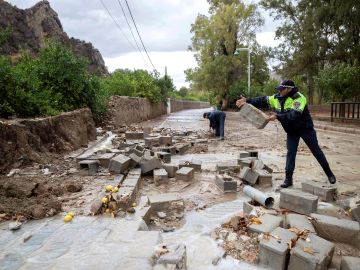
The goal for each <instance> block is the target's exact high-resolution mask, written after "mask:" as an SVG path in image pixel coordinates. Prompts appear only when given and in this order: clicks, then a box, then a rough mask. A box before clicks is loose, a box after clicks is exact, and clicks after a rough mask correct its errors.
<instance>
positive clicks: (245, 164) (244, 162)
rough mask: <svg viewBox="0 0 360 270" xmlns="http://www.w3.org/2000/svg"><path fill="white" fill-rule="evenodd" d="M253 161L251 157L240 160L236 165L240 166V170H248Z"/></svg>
mask: <svg viewBox="0 0 360 270" xmlns="http://www.w3.org/2000/svg"><path fill="white" fill-rule="evenodd" d="M253 160H254V158H252V157H246V158H240V159H238V160H237V164H238V165H239V166H240V169H242V168H244V167H248V168H250V166H251V164H252V161H253Z"/></svg>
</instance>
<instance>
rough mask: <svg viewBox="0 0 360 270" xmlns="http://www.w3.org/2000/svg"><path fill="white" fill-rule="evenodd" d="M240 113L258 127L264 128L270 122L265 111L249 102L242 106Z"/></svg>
mask: <svg viewBox="0 0 360 270" xmlns="http://www.w3.org/2000/svg"><path fill="white" fill-rule="evenodd" d="M240 115H241V116H242V117H244V118H245V119H246V120H247V121H249V122H250V123H251V124H252V125H253V126H254V127H256V128H258V129H263V128H264V127H265V126H266V125H267V123H268V122H269V120H268V116H267V115H266V114H265V113H263V112H262V111H260V110H259V109H257V108H255V107H254V106H253V105H251V104H248V103H245V104H244V105H243V106H242V107H241V109H240Z"/></svg>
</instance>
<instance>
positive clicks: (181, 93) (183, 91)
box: [178, 86, 189, 97]
mask: <svg viewBox="0 0 360 270" xmlns="http://www.w3.org/2000/svg"><path fill="white" fill-rule="evenodd" d="M188 92H189V89H187V88H186V87H185V86H182V87H181V88H180V89H179V92H178V94H179V96H180V97H185V96H186V95H187V94H188Z"/></svg>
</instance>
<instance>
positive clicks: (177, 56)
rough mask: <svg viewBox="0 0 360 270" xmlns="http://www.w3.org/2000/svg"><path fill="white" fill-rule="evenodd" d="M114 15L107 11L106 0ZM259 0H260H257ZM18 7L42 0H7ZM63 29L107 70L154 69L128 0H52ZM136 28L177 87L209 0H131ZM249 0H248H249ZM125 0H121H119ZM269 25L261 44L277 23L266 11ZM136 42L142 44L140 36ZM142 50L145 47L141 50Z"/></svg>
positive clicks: (271, 41) (158, 66) (268, 42)
mask: <svg viewBox="0 0 360 270" xmlns="http://www.w3.org/2000/svg"><path fill="white" fill-rule="evenodd" d="M101 1H102V2H103V3H104V5H105V6H106V8H107V9H108V10H109V12H110V14H111V15H112V17H113V18H114V19H115V21H116V23H115V22H114V20H113V19H112V18H111V17H110V16H109V14H108V12H107V10H106V9H105V8H104V6H103V5H102V2H101ZM255 1H256V0H255ZM8 2H10V3H11V4H13V5H16V6H17V7H18V8H21V9H25V8H30V7H31V6H33V5H34V4H36V3H37V2H39V1H36V0H8ZM49 2H50V5H51V7H52V8H53V9H54V10H55V11H56V12H57V14H58V16H59V18H60V21H61V23H62V26H63V29H64V31H65V32H66V33H67V34H68V35H69V36H70V37H74V38H78V39H81V40H85V41H87V42H91V43H92V44H93V46H94V47H95V48H97V49H99V51H100V52H101V54H102V56H103V58H104V60H105V64H106V66H107V67H108V69H109V71H113V70H115V69H117V68H129V69H147V70H152V65H151V63H150V62H149V60H148V58H147V56H146V54H145V53H139V51H138V49H137V46H136V44H135V42H134V39H133V37H132V34H131V32H130V30H129V27H128V25H127V22H126V20H125V17H124V15H123V13H122V9H121V6H122V7H123V9H124V11H125V14H126V16H127V18H128V22H129V24H130V26H131V27H132V30H133V33H134V35H135V37H136V38H137V34H136V30H135V29H134V27H133V24H132V21H131V17H130V15H129V13H128V10H127V6H126V2H125V0H49ZM127 2H128V4H129V6H130V9H131V12H132V15H133V17H134V19H135V22H136V25H137V28H138V31H139V33H140V35H141V37H142V40H143V42H144V45H145V47H146V49H147V51H148V53H149V56H150V59H151V61H152V63H153V64H154V66H155V68H156V69H157V70H158V71H159V72H160V73H161V74H162V75H163V74H164V70H165V66H167V72H168V75H170V76H171V77H172V78H173V80H174V83H175V85H176V87H177V88H178V89H179V88H180V87H181V86H183V85H184V86H188V84H187V83H185V75H184V70H185V69H187V68H192V67H195V66H196V62H195V59H194V57H193V55H192V53H191V52H188V51H187V48H188V46H189V45H190V44H191V33H190V26H191V24H192V23H193V22H194V21H195V18H196V16H197V15H198V14H207V11H208V3H207V1H206V0H128V1H127ZM245 2H250V1H245ZM119 3H120V4H121V5H120V4H119ZM263 16H264V17H265V26H264V27H263V28H262V29H261V32H259V33H258V34H257V40H258V42H259V43H260V44H261V45H266V46H269V45H270V46H271V45H273V46H274V45H276V44H278V42H277V41H275V40H274V36H275V34H274V31H275V27H276V25H277V24H275V23H274V22H273V20H272V19H271V18H270V17H269V16H268V14H267V13H265V12H264V13H263ZM137 42H138V46H139V47H140V48H141V49H142V47H141V43H140V41H139V40H138V38H137ZM142 51H143V50H142Z"/></svg>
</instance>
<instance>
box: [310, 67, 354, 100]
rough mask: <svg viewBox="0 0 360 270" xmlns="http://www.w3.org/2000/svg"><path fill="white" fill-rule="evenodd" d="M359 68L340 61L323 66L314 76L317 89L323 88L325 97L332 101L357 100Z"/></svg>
mask: <svg viewBox="0 0 360 270" xmlns="http://www.w3.org/2000/svg"><path fill="white" fill-rule="evenodd" d="M359 83H360V68H359V67H358V66H355V65H351V64H345V63H340V64H337V65H335V66H334V67H330V68H325V69H323V70H321V71H320V72H319V75H318V76H317V77H316V84H317V86H318V88H319V89H325V90H326V91H325V93H326V95H325V98H326V99H327V100H333V101H346V100H353V101H356V100H359V98H360V89H359Z"/></svg>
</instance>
